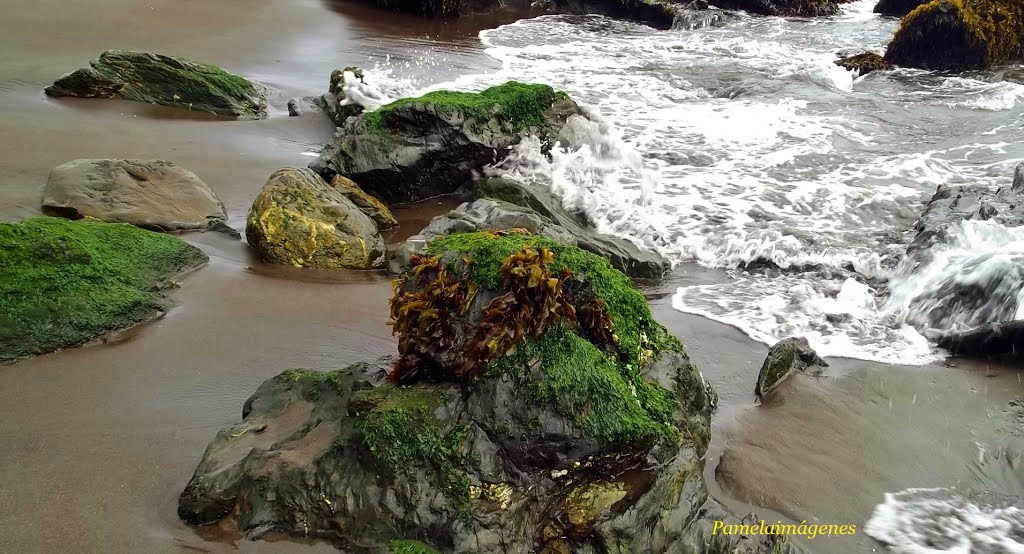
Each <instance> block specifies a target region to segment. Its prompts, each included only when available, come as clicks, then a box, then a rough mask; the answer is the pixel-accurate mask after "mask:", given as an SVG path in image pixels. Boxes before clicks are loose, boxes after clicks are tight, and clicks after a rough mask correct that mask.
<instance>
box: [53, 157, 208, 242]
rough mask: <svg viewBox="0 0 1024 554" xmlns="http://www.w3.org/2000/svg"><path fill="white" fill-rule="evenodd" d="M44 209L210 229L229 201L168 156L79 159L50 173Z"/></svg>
mask: <svg viewBox="0 0 1024 554" xmlns="http://www.w3.org/2000/svg"><path fill="white" fill-rule="evenodd" d="M43 213H46V214H49V215H56V216H62V217H69V218H71V219H79V218H82V217H92V218H96V219H99V220H102V221H107V222H112V223H130V224H132V225H136V226H139V227H142V228H145V229H151V230H157V231H194V230H206V229H210V228H213V227H215V226H217V225H219V224H223V223H224V222H225V221H226V220H227V217H228V215H227V212H226V211H225V209H224V204H223V203H222V202H221V201H220V199H219V198H217V195H216V194H215V193H214V192H213V191H212V190H211V189H210V187H208V186H207V185H206V183H204V182H203V181H202V180H200V179H199V177H197V176H196V174H195V173H192V172H191V171H189V170H187V169H185V168H183V167H179V166H177V165H175V164H173V163H171V162H166V161H163V160H75V161H72V162H68V163H66V164H63V165H59V166H57V167H55V168H54V169H53V171H51V172H50V177H49V179H48V180H47V182H46V188H45V189H44V190H43Z"/></svg>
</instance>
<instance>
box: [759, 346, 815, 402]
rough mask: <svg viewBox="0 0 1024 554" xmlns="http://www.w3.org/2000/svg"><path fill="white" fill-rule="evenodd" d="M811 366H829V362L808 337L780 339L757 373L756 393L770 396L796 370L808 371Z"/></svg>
mask: <svg viewBox="0 0 1024 554" xmlns="http://www.w3.org/2000/svg"><path fill="white" fill-rule="evenodd" d="M810 367H818V368H822V367H828V363H826V362H825V360H823V359H821V357H820V356H818V353H817V352H815V351H814V349H812V348H811V345H810V344H808V343H807V339H805V338H803V337H790V338H788V339H783V340H780V341H779V342H777V343H775V345H774V346H772V347H771V348H769V349H768V357H766V358H765V360H764V364H763V365H761V371H760V372H759V373H758V374H757V386H755V387H754V395H756V396H757V397H758V398H762V397H765V396H768V394H769V393H771V392H772V391H773V390H775V388H776V387H778V386H779V385H780V384H781V383H782V382H783V381H784V380H785V379H786V378H787V377H789V376H790V375H792V374H793V373H794V372H797V371H801V372H803V371H807V368H810Z"/></svg>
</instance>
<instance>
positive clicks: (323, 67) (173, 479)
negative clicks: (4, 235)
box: [0, 0, 1024, 552]
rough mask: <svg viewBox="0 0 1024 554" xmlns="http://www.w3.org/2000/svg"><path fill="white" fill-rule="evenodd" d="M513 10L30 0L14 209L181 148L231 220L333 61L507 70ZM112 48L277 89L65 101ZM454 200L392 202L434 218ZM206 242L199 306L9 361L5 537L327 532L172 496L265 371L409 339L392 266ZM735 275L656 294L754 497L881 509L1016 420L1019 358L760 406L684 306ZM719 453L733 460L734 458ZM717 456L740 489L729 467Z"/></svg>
mask: <svg viewBox="0 0 1024 554" xmlns="http://www.w3.org/2000/svg"><path fill="white" fill-rule="evenodd" d="M509 17H510V16H509V15H508V14H501V15H498V16H489V17H483V18H472V19H463V20H460V21H458V22H455V23H447V24H440V23H436V22H428V21H424V20H419V19H415V18H406V17H401V16H397V15H394V14H382V13H379V12H372V11H369V10H367V9H366V8H364V7H362V6H360V5H357V4H346V3H340V2H334V1H328V0H289V1H287V2H285V1H280V0H247V1H244V2H243V1H241V0H221V1H218V2H199V1H185V2H182V1H180V0H175V1H171V0H154V1H150V2H131V1H129V0H91V1H76V2H67V1H56V0H38V1H34V2H27V1H18V2H15V3H14V4H11V5H8V6H5V10H4V17H3V18H0V142H2V143H3V144H4V146H5V147H4V148H3V149H0V219H3V220H15V219H20V218H23V217H27V216H32V215H37V214H38V213H39V210H38V206H39V201H40V196H41V190H42V187H43V185H44V183H45V181H46V176H47V174H48V172H49V170H50V169H51V168H52V167H54V166H56V165H59V164H61V163H64V162H67V161H69V160H72V159H76V158H92V157H124V158H163V159H168V160H171V161H174V162H176V163H179V164H181V165H182V166H184V167H186V168H188V169H190V170H192V171H194V172H196V173H197V174H198V175H199V176H201V177H202V178H203V179H204V180H205V181H206V182H207V183H208V184H209V185H211V187H213V188H214V189H215V190H216V191H217V192H218V194H219V195H220V197H221V198H222V199H223V200H224V202H225V204H226V205H227V208H228V212H229V215H230V224H231V225H232V226H234V227H235V228H236V229H241V228H242V227H243V226H244V217H245V213H246V211H247V209H248V207H249V204H250V203H251V201H252V199H253V198H254V197H255V195H256V193H257V191H258V190H259V188H260V187H261V186H262V185H263V183H264V182H265V181H266V178H267V177H268V176H269V175H270V173H272V172H273V171H274V170H276V169H279V168H280V167H283V166H287V165H297V166H303V165H306V164H307V163H308V162H309V160H310V158H308V157H306V156H303V155H302V153H303V152H305V151H308V150H310V149H316V148H318V147H319V145H320V144H322V143H323V142H324V141H325V140H327V139H328V138H329V137H330V135H331V133H332V132H333V126H332V125H331V124H330V123H329V122H328V121H327V120H326V118H320V117H314V116H305V117H298V118H289V117H287V116H286V114H285V113H284V106H285V103H286V101H287V99H288V98H289V97H292V96H298V95H306V94H319V93H321V92H324V89H325V88H326V85H327V78H328V75H329V74H330V71H331V70H332V69H334V68H336V67H340V66H346V65H365V64H367V63H370V64H372V62H373V61H374V60H382V59H385V58H388V57H390V58H391V60H392V64H394V63H396V62H397V63H399V64H400V65H401V64H407V65H404V66H403V67H404V69H403V75H404V76H408V75H413V76H415V77H416V78H417V79H419V80H420V81H421V82H422V84H424V85H426V84H429V83H432V82H437V81H442V80H445V79H448V78H451V77H452V76H454V75H457V74H460V73H465V72H469V71H473V72H482V71H487V70H489V69H491V68H494V67H496V66H497V62H495V61H494V60H492V59H490V58H488V57H487V56H486V55H485V54H484V53H483V49H482V47H481V45H480V43H479V41H478V40H477V38H476V36H477V31H478V30H479V29H481V28H487V27H493V26H496V25H498V24H500V23H502V22H505V21H508V18H509ZM109 48H121V49H139V50H152V51H158V52H163V53H170V54H176V55H183V56H187V57H192V58H195V59H198V60H203V61H209V62H212V63H217V64H220V65H223V66H225V67H226V68H228V69H230V70H233V71H236V72H239V73H243V74H246V75H248V76H251V77H254V78H256V79H259V80H261V81H263V82H264V83H266V84H268V85H269V86H271V87H272V88H274V89H275V93H274V96H273V98H272V104H273V106H272V107H273V108H274V110H273V113H272V116H271V118H270V119H269V120H266V121H251V122H235V121H217V120H211V119H208V118H204V117H198V116H195V115H194V114H189V113H187V112H181V111H178V110H172V109H166V108H160V107H153V106H146V105H141V104H137V103H129V102H122V101H115V100H103V101H99V100H75V99H61V100H55V99H51V98H47V97H46V96H44V95H43V93H42V88H43V87H44V86H45V85H47V84H49V83H50V82H52V81H53V80H54V79H55V78H57V77H59V76H60V75H61V74H63V73H64V72H67V71H70V70H73V69H76V68H78V67H81V66H84V65H85V64H86V63H88V60H89V59H90V58H93V57H95V56H96V55H98V54H99V53H100V52H101V51H103V50H105V49H109ZM450 207H451V202H450V201H447V200H444V199H440V200H433V201H428V202H426V203H424V204H422V205H419V206H415V207H410V208H406V209H400V210H397V211H396V215H398V217H399V219H400V220H401V221H402V222H403V227H402V228H401V229H400V230H399V231H397V232H396V234H394V235H393V236H391V237H389V242H395V241H398V240H401V239H402V238H404V236H408V235H409V234H411V233H414V232H415V231H417V230H418V229H419V228H420V227H422V225H423V224H425V222H426V221H427V220H428V219H429V217H430V216H431V215H433V214H436V213H439V212H441V211H444V210H446V209H448V208H450ZM185 238H186V239H187V240H190V241H192V242H193V243H195V244H197V245H199V246H200V247H202V248H203V250H204V251H205V252H207V254H209V255H210V257H211V262H210V264H209V265H208V266H207V267H205V268H203V269H201V270H200V271H198V272H196V273H194V274H191V275H189V276H188V277H186V278H185V279H183V281H182V283H181V289H180V290H178V291H177V292H176V293H175V296H176V298H177V299H178V300H179V302H180V306H179V307H178V308H176V309H174V310H172V311H171V312H170V313H169V314H167V316H166V317H165V318H163V319H160V320H158V321H156V322H153V323H151V324H149V325H146V326H144V327H141V328H139V329H136V330H135V331H133V332H132V333H128V334H126V335H125V336H124V337H123V338H122V340H120V341H118V342H114V343H110V344H101V345H95V346H90V347H85V348H79V349H74V350H69V351H64V352H59V353H55V354H51V355H47V356H41V357H38V358H34V359H30V360H25V361H22V362H19V363H16V364H13V365H8V366H0V445H2V446H0V506H2V507H3V510H0V528H2V529H4V532H3V533H0V552H182V551H186V552H187V551H199V552H227V551H235V550H240V551H243V552H299V551H331V550H332V549H331V548H329V547H328V546H326V545H323V544H319V545H317V544H313V545H309V544H302V543H298V542H292V541H259V542H249V541H239V542H238V543H236V544H231V543H228V542H223V541H211V540H207V539H205V538H203V537H202V536H200V535H199V534H197V533H196V532H195V531H193V530H192V529H190V528H189V527H187V526H185V525H184V524H182V523H181V522H180V521H179V520H178V518H177V516H176V513H175V510H176V506H177V497H178V494H179V492H180V491H181V489H182V488H183V487H184V485H185V484H186V482H187V481H188V479H189V477H190V476H191V474H192V471H193V469H194V467H195V464H196V463H197V462H198V460H199V458H200V456H201V455H202V452H203V450H204V448H205V447H206V445H207V443H208V442H209V440H210V439H211V438H212V437H213V435H214V434H215V433H216V431H217V430H218V429H220V428H221V427H223V426H225V425H228V424H229V423H232V422H234V421H236V420H237V419H238V418H239V417H240V413H241V407H242V403H243V402H244V400H245V399H246V398H247V397H248V396H249V395H250V394H252V392H254V391H255V390H256V388H257V387H258V386H259V384H260V383H261V382H263V381H264V380H265V379H268V378H270V377H272V376H273V375H276V374H277V373H279V372H281V371H282V370H285V369H288V368H294V367H304V368H310V369H318V370H327V369H333V368H338V367H343V366H345V365H348V364H351V363H354V362H357V361H361V360H368V359H373V358H376V357H378V356H380V355H383V354H387V353H391V352H393V351H394V341H393V339H392V337H391V335H390V329H389V328H388V327H387V325H386V313H387V310H386V302H387V298H388V296H389V294H390V287H389V280H388V278H387V276H385V275H382V274H377V273H355V272H353V273H345V274H340V275H339V274H330V275H326V274H322V273H311V272H295V271H288V270H282V269H280V268H271V267H267V266H264V265H261V264H259V263H258V262H257V261H255V260H254V259H252V257H251V254H250V252H249V251H248V250H247V249H246V248H245V246H244V243H242V242H240V241H236V240H232V239H230V238H227V237H226V236H223V235H219V234H206V235H188V236H186V237H185ZM723 278H724V276H723V275H721V274H719V273H716V272H712V271H706V270H703V269H700V268H694V267H684V268H681V269H680V270H678V271H677V272H676V274H675V276H674V278H673V280H672V281H671V282H669V283H667V284H666V285H664V286H661V287H658V288H656V289H654V290H652V291H649V292H650V297H651V302H652V307H653V309H654V310H655V313H656V315H657V316H658V317H659V319H661V320H662V321H663V322H665V323H666V324H667V325H668V326H669V327H670V329H672V330H673V331H674V332H675V333H676V334H678V335H679V336H680V337H681V338H682V339H683V340H684V342H685V343H686V344H687V345H688V348H689V351H690V354H691V356H692V358H693V359H694V361H695V362H696V363H697V364H698V366H699V367H701V369H702V370H703V371H704V374H705V375H706V376H707V377H708V378H709V379H710V380H711V381H712V383H713V384H714V385H715V386H716V388H717V389H718V391H719V394H720V396H721V407H720V409H719V412H718V414H717V416H716V419H715V422H714V441H713V445H712V450H711V452H710V453H709V461H708V471H707V476H708V481H709V485H710V486H711V488H712V490H713V492H714V493H715V494H716V495H717V496H718V497H719V498H720V499H721V500H722V501H723V502H724V503H725V504H726V505H728V506H731V507H732V508H734V509H735V510H737V511H739V512H745V511H747V510H756V511H758V512H759V513H761V514H762V516H763V517H765V518H766V519H769V518H776V517H777V518H787V519H792V520H796V521H799V520H801V519H808V520H809V521H810V520H811V518H818V520H820V522H824V523H830V522H836V523H849V522H852V523H856V524H857V525H858V526H862V525H863V523H864V521H865V520H866V519H867V517H868V516H869V515H870V512H871V509H872V508H873V506H874V504H876V503H877V502H879V501H880V500H881V495H882V493H883V492H885V491H896V490H901V489H904V488H907V487H910V486H929V485H933V484H942V485H944V484H948V483H949V482H951V481H956V480H958V479H962V478H966V476H967V475H968V472H969V471H970V469H969V466H970V464H971V461H972V460H973V459H974V458H976V457H977V452H978V447H977V444H978V443H983V442H984V441H986V440H988V439H989V438H991V437H992V436H994V435H995V434H998V433H1000V432H1001V431H1000V429H1001V427H1000V426H1001V425H1002V422H1003V421H1004V420H1005V418H1006V415H1005V413H1004V411H1003V410H1004V408H1005V407H1006V403H1007V402H1008V401H1009V400H1011V399H1013V398H1014V397H1015V396H1017V395H1020V394H1021V393H1022V391H1024V386H1022V385H1021V382H1020V376H1019V372H1018V371H1017V370H1015V369H1009V368H1002V367H999V368H997V367H989V368H985V367H984V366H980V367H977V366H966V365H964V366H963V367H944V366H934V367H915V368H900V367H892V366H881V365H878V364H868V363H862V362H856V361H849V360H837V361H835V363H833V366H832V367H831V368H830V369H829V370H828V372H827V373H826V375H825V376H824V377H823V378H818V379H812V378H810V377H807V378H796V379H791V380H790V381H789V382H788V383H787V384H786V385H785V386H784V387H783V389H782V390H781V392H782V393H783V394H781V395H780V397H781V399H782V400H781V401H779V402H774V403H771V402H770V403H768V404H767V405H765V406H761V407H756V408H755V407H754V406H753V395H752V390H753V388H754V379H755V377H756V374H757V370H758V369H759V367H760V364H761V361H762V360H763V358H764V355H765V352H766V351H767V348H766V347H764V346H762V345H760V344H757V343H754V342H752V341H750V340H749V339H747V338H746V336H745V335H743V334H742V333H740V332H739V331H737V330H735V329H733V328H731V327H727V326H724V325H721V324H718V323H714V322H711V321H708V320H705V319H702V318H699V317H694V316H688V315H683V314H680V313H678V312H675V311H674V310H672V308H671V302H670V294H671V292H672V291H674V290H675V287H677V286H679V285H680V284H687V283H698V282H714V281H716V280H720V279H723ZM720 458H721V462H719V459H720ZM716 473H717V474H718V476H719V477H720V478H721V484H720V485H719V484H716V482H715V476H716ZM807 544H808V546H810V547H811V548H812V549H813V550H814V551H831V552H856V551H869V550H870V549H871V548H874V547H875V545H874V544H873V543H872V542H871V541H870V540H869V539H867V538H866V537H864V536H863V535H862V534H858V535H857V536H855V537H853V538H852V539H851V538H846V539H844V540H843V541H839V540H836V541H831V540H828V539H824V540H823V539H815V541H813V542H808V543H807Z"/></svg>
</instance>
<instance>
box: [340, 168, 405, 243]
mask: <svg viewBox="0 0 1024 554" xmlns="http://www.w3.org/2000/svg"><path fill="white" fill-rule="evenodd" d="M331 186H332V187H334V190H336V191H338V192H340V193H341V194H342V195H343V196H344V197H345V198H348V199H349V200H351V201H352V203H353V204H355V205H356V206H358V207H359V209H360V210H362V211H363V213H364V214H366V215H368V216H370V219H372V220H373V222H374V223H376V224H377V229H379V230H381V231H384V230H387V229H391V228H393V227H398V220H396V219H395V216H393V215H391V210H389V209H388V207H387V206H385V205H384V204H383V203H381V201H380V200H377V199H376V198H374V197H373V196H371V195H369V194H367V193H366V191H364V190H363V189H361V188H359V185H357V184H355V183H354V182H352V180H351V179H346V178H344V177H342V176H341V175H335V176H334V179H331Z"/></svg>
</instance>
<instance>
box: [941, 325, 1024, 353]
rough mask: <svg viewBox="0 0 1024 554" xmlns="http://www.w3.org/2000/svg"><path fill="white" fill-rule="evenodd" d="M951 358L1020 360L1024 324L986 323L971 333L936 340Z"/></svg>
mask: <svg viewBox="0 0 1024 554" xmlns="http://www.w3.org/2000/svg"><path fill="white" fill-rule="evenodd" d="M937 342H938V344H939V347H941V348H945V349H946V350H948V351H949V353H950V354H954V355H958V356H970V357H975V358H987V359H1001V360H1019V359H1020V358H1021V355H1022V354H1024V321H1019V320H1018V321H1010V322H1009V323H986V324H985V325H981V326H978V327H975V328H974V329H971V330H969V331H951V332H946V333H943V334H941V335H939V336H938V337H937Z"/></svg>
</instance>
